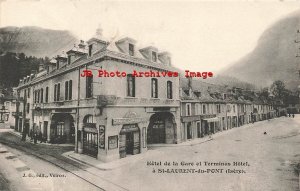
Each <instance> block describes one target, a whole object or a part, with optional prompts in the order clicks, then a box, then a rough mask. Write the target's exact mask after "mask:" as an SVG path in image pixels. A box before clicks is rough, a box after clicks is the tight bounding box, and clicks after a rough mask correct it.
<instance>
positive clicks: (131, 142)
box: [119, 124, 140, 158]
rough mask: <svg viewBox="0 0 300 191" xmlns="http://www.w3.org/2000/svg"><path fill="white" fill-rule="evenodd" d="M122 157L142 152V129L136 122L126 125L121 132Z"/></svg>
mask: <svg viewBox="0 0 300 191" xmlns="http://www.w3.org/2000/svg"><path fill="white" fill-rule="evenodd" d="M119 137H120V148H119V149H120V150H119V152H120V158H124V157H126V155H135V154H138V153H140V131H139V128H138V126H137V125H136V124H133V125H124V126H123V128H122V129H121V132H120V135H119Z"/></svg>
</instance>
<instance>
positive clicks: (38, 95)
mask: <svg viewBox="0 0 300 191" xmlns="http://www.w3.org/2000/svg"><path fill="white" fill-rule="evenodd" d="M40 91H41V90H38V91H37V92H38V93H37V103H40Z"/></svg>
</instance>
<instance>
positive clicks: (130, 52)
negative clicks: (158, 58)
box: [129, 44, 134, 56]
mask: <svg viewBox="0 0 300 191" xmlns="http://www.w3.org/2000/svg"><path fill="white" fill-rule="evenodd" d="M129 55H130V56H134V45H133V44H129Z"/></svg>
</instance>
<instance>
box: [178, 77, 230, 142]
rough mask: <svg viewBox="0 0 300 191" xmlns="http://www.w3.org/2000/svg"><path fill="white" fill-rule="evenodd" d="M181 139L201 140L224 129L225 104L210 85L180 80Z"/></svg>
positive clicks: (190, 80)
mask: <svg viewBox="0 0 300 191" xmlns="http://www.w3.org/2000/svg"><path fill="white" fill-rule="evenodd" d="M180 88H181V91H180V92H181V93H180V94H181V135H182V137H181V139H182V140H184V141H185V140H189V139H195V138H201V137H204V136H208V135H210V134H213V133H216V132H218V131H222V130H223V129H226V121H225V119H226V117H225V116H226V114H225V103H224V101H223V100H222V98H221V96H219V95H217V92H215V91H213V92H212V90H211V89H210V88H211V87H210V85H209V84H207V83H204V82H200V81H195V80H192V79H190V78H189V79H184V78H182V79H181V81H180Z"/></svg>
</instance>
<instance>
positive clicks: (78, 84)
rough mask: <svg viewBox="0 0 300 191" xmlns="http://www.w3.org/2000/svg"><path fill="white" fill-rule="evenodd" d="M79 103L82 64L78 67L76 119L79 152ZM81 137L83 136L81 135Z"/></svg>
mask: <svg viewBox="0 0 300 191" xmlns="http://www.w3.org/2000/svg"><path fill="white" fill-rule="evenodd" d="M79 103H80V66H79V67H78V83H77V119H76V124H77V125H76V132H75V133H76V140H75V141H76V150H75V152H78V129H79ZM80 137H81V136H80Z"/></svg>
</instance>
